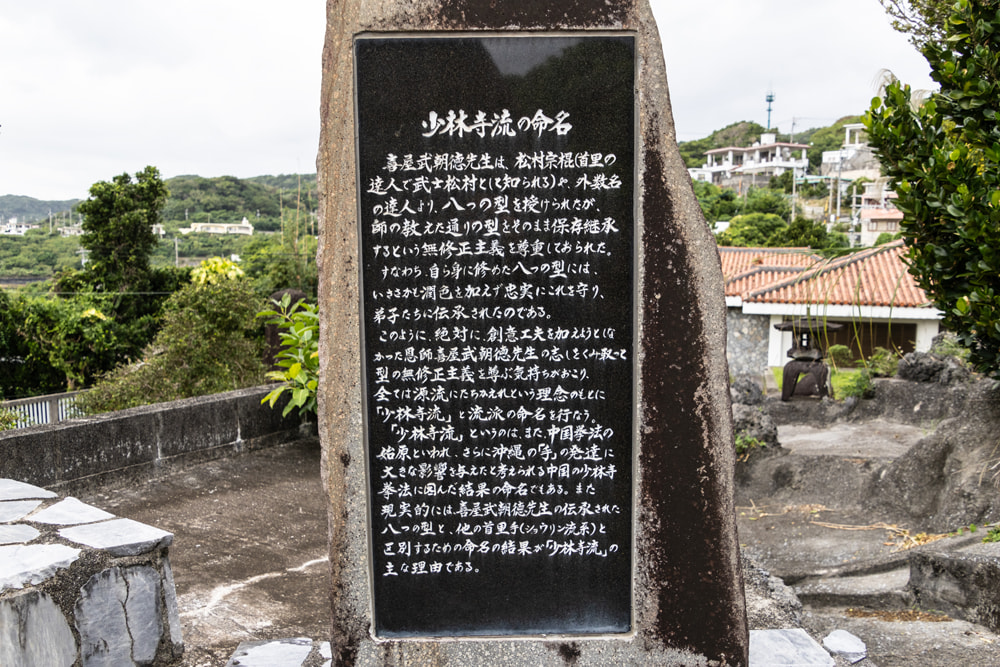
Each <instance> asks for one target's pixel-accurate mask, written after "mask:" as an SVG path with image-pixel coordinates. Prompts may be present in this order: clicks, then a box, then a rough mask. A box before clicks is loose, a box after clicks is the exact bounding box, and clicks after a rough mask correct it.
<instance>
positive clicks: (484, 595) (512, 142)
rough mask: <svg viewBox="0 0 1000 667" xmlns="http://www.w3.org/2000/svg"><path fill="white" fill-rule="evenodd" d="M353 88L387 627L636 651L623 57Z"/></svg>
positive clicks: (473, 62)
mask: <svg viewBox="0 0 1000 667" xmlns="http://www.w3.org/2000/svg"><path fill="white" fill-rule="evenodd" d="M355 71H356V87H357V91H358V93H357V125H358V201H359V226H360V228H359V232H360V238H361V248H360V252H361V264H362V266H361V272H362V274H361V275H362V324H363V338H364V340H363V346H364V355H363V363H364V369H363V372H364V380H365V403H366V419H367V424H366V438H367V452H368V461H367V466H368V467H367V470H368V480H369V508H370V539H371V559H372V565H371V567H372V578H373V592H374V596H373V598H374V609H373V618H374V622H375V632H376V634H378V635H380V636H385V637H402V636H467V635H469V636H472V635H480V636H482V635H527V634H542V633H545V634H552V633H559V634H574V633H580V634H585V633H591V634H592V633H613V632H627V631H628V630H629V629H630V628H631V558H632V438H633V427H632V424H633V388H632V386H633V364H634V361H635V359H634V349H633V319H634V317H633V310H634V308H633V291H634V290H633V284H634V278H633V272H634V269H633V265H634V260H633V243H634V233H633V227H634V213H633V211H634V193H633V183H634V171H635V167H634V151H635V149H634V142H635V134H634V125H635V121H634V116H635V111H634V101H633V100H634V94H633V91H634V81H635V75H634V71H635V57H634V39H633V38H632V37H631V36H628V35H597V36H594V35H586V36H584V35H580V36H559V37H552V36H549V37H539V36H489V37H468V36H462V37H406V38H398V37H395V38H394V37H379V36H370V37H363V38H358V39H356V41H355Z"/></svg>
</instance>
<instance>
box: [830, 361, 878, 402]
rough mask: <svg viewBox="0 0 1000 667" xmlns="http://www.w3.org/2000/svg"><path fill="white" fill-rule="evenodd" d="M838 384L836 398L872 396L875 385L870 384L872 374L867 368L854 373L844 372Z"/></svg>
mask: <svg viewBox="0 0 1000 667" xmlns="http://www.w3.org/2000/svg"><path fill="white" fill-rule="evenodd" d="M838 384H839V392H838V393H839V395H838V396H837V398H850V397H855V398H872V397H874V396H875V385H874V384H872V376H871V373H870V372H869V371H868V369H867V368H863V369H861V370H860V371H858V372H856V373H850V374H848V373H845V374H844V377H843V380H842V381H841V382H839V383H838Z"/></svg>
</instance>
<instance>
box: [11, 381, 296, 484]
mask: <svg viewBox="0 0 1000 667" xmlns="http://www.w3.org/2000/svg"><path fill="white" fill-rule="evenodd" d="M271 388H272V387H268V386H264V387H254V388H250V389H241V390H238V391H231V392H226V393H223V394H213V395H210V396H201V397H198V398H189V399H184V400H181V401H172V402H170V403H160V404H156V405H148V406H143V407H139V408H132V409H130V410H122V411H120V412H109V413H106V414H101V415H95V416H92V417H84V418H80V419H71V420H68V421H65V422H60V423H58V424H51V425H46V426H34V427H31V428H25V429H18V430H15V431H4V432H0V478H2V477H8V478H11V479H16V480H19V481H22V482H27V483H29V484H35V485H37V486H42V487H45V488H50V489H53V488H56V489H60V490H63V491H73V490H78V489H85V488H87V487H89V486H90V485H93V484H98V483H106V482H107V481H109V480H111V479H123V480H128V479H132V478H145V477H147V476H148V475H149V474H150V473H151V472H154V471H155V470H156V469H158V468H162V467H164V466H167V465H169V464H171V463H174V462H191V461H192V460H195V461H196V460H207V459H212V458H217V457H220V456H225V455H228V454H232V453H238V452H241V451H244V450H249V449H258V448H261V447H268V446H271V445H276V444H280V443H282V442H287V441H290V440H293V439H295V438H296V437H298V436H299V427H300V420H299V418H298V417H297V416H295V414H294V413H292V414H290V415H289V417H288V418H285V419H283V418H282V417H281V410H280V408H276V409H274V410H272V409H271V408H269V407H268V406H266V405H261V404H260V401H261V399H262V398H263V397H264V396H265V395H266V394H267V393H268V391H270V389H271Z"/></svg>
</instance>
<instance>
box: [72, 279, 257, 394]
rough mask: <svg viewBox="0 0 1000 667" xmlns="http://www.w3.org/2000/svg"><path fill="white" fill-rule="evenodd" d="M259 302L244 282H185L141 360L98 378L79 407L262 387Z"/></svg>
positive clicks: (166, 308)
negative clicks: (258, 385)
mask: <svg viewBox="0 0 1000 667" xmlns="http://www.w3.org/2000/svg"><path fill="white" fill-rule="evenodd" d="M260 305H261V300H260V297H258V296H257V295H256V293H255V292H254V290H253V288H252V286H251V285H250V281H249V280H247V279H246V278H242V277H236V278H231V279H230V278H227V279H220V280H217V281H215V282H210V281H206V282H204V283H203V284H196V283H191V284H188V285H185V286H184V287H183V288H181V289H180V290H178V291H177V292H175V293H174V294H173V295H171V296H170V298H169V299H168V300H167V302H166V304H165V306H164V316H163V326H162V328H161V329H160V331H159V333H157V335H156V337H155V338H154V339H153V342H152V343H151V344H150V345H149V346H148V347H147V348H146V350H145V353H144V358H143V360H142V361H140V362H139V363H135V364H130V365H126V366H119V367H118V368H116V369H114V370H113V371H112V372H111V373H109V374H107V375H106V376H104V377H103V378H102V379H101V380H100V381H99V382H98V383H97V385H96V386H95V387H94V389H93V390H91V391H89V392H87V393H86V394H84V395H83V396H81V398H80V400H79V404H80V406H81V408H82V409H83V410H84V411H86V412H88V413H93V412H103V411H109V410H122V409H125V408H130V407H134V406H137V405H146V404H149V403H159V402H163V401H172V400H177V399H180V398H188V397H191V396H203V395H205V394H214V393H218V392H223V391H230V390H233V389H240V388H243V387H251V386H254V385H257V384H261V383H263V381H264V365H263V362H262V360H261V359H262V353H263V336H262V332H261V330H260V327H259V326H258V322H257V319H256V313H257V311H258V310H259V309H260Z"/></svg>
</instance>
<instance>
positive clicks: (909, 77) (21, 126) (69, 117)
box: [0, 0, 932, 199]
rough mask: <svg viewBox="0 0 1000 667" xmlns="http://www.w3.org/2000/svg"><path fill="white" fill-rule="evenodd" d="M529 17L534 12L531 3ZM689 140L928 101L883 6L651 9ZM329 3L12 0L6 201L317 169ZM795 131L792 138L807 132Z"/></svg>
mask: <svg viewBox="0 0 1000 667" xmlns="http://www.w3.org/2000/svg"><path fill="white" fill-rule="evenodd" d="M524 1H527V2H530V1H531V0H524ZM651 2H652V3H653V11H654V13H655V15H656V18H657V22H658V24H659V30H660V38H661V40H662V41H663V47H664V54H665V57H666V63H667V76H668V79H669V82H670V93H671V100H672V102H673V110H674V117H675V121H676V126H677V134H678V138H679V139H680V140H681V141H685V140H690V139H697V138H700V137H703V136H706V135H708V134H709V133H711V132H712V131H713V130H716V129H718V128H720V127H723V126H725V125H728V124H729V123H732V122H735V121H738V120H752V121H756V122H758V123H761V124H766V122H767V104H766V102H765V96H766V95H767V93H768V92H773V93H774V96H775V101H774V104H773V111H772V114H771V121H772V125H773V126H776V127H777V128H779V129H780V130H781V131H782V132H788V131H792V130H793V129H794V130H796V131H798V130H804V129H807V128H809V127H819V126H824V125H829V124H830V123H832V122H833V121H835V120H836V119H838V118H840V117H842V116H846V115H851V114H856V113H860V112H862V111H863V110H864V109H865V108H867V106H868V104H869V101H870V99H871V98H872V96H873V95H874V94H875V91H876V85H877V80H878V77H879V72H880V71H881V70H883V69H888V70H891V71H893V72H894V73H895V74H896V75H897V76H899V77H900V78H901V79H903V80H904V81H907V82H909V83H911V84H912V85H914V87H916V88H930V87H931V85H932V84H931V82H930V79H929V78H928V76H927V66H926V63H925V62H924V60H923V58H922V57H921V56H920V55H919V54H917V53H916V51H915V50H914V49H913V48H912V47H911V46H910V45H909V44H908V43H907V41H906V38H905V36H903V35H900V34H898V33H895V32H894V31H893V30H892V29H891V28H890V26H889V22H888V20H887V18H886V16H885V14H884V13H883V11H882V8H881V5H880V4H879V2H878V0H750V1H748V0H713V1H712V2H708V3H695V2H690V1H689V0H683V1H682V0H651ZM324 7H325V0H289V2H285V3H275V2H273V1H269V2H265V1H264V0H171V2H156V3H154V2H151V1H149V0H95V1H94V2H85V3H84V2H79V0H40V1H39V2H28V1H26V0H0V195H2V194H17V195H27V196H30V197H35V198H38V199H71V198H85V197H86V196H87V191H88V189H89V187H90V185H91V184H93V183H94V182H96V181H99V180H110V179H111V178H112V177H113V176H115V175H116V174H120V173H123V172H129V173H134V172H137V171H139V170H141V169H142V168H143V167H145V166H146V165H154V166H156V167H158V168H159V169H160V172H161V173H162V174H163V176H164V177H166V178H169V177H172V176H178V175H181V174H198V175H200V176H221V175H225V174H231V175H234V176H241V177H247V176H256V175H260V174H280V173H309V172H313V171H315V156H316V149H317V144H318V141H319V91H320V75H321V71H320V54H321V50H322V45H323V33H324V27H325V18H324V15H325V10H324ZM793 123H794V128H793V126H792V124H793Z"/></svg>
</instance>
